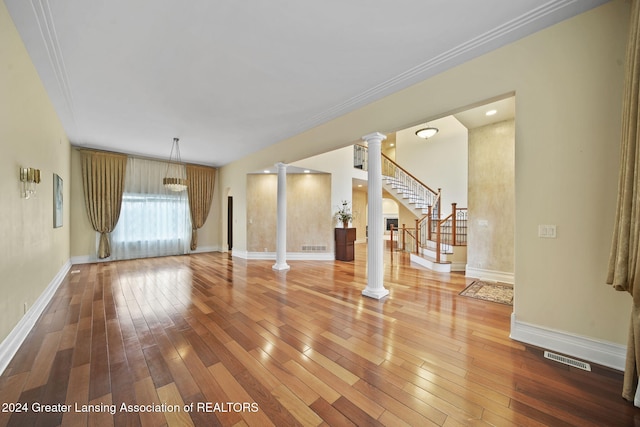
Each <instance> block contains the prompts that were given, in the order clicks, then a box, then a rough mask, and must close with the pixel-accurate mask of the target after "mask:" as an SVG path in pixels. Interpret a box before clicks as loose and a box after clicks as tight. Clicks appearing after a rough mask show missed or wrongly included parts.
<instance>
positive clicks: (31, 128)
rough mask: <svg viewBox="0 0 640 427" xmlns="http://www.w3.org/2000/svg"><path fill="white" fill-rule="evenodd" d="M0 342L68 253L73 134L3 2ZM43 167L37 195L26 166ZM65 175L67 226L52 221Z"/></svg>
mask: <svg viewBox="0 0 640 427" xmlns="http://www.w3.org/2000/svg"><path fill="white" fill-rule="evenodd" d="M0 52H2V55H0V94H2V95H0V141H2V142H1V143H0V144H2V155H0V217H1V218H2V221H0V277H2V279H1V280H0V295H2V296H1V297H0V341H1V340H3V339H4V338H5V337H6V336H7V335H8V334H9V332H10V331H11V330H12V329H13V327H14V326H15V325H16V324H17V323H18V321H19V320H20V319H21V318H22V316H23V314H24V304H25V303H26V304H27V306H28V307H31V305H32V304H33V303H34V302H35V300H36V299H37V298H38V297H39V296H40V294H41V293H42V291H43V290H44V289H45V288H46V287H47V286H48V285H49V284H50V283H52V281H53V279H54V278H55V276H56V274H57V273H59V272H60V271H62V270H63V268H64V265H65V264H66V263H67V261H68V260H69V228H70V227H71V223H70V220H69V218H70V217H69V206H70V205H69V194H70V193H69V189H70V187H71V186H70V184H71V180H70V167H69V151H70V148H69V141H68V140H67V137H66V134H65V132H64V129H63V128H62V125H61V123H60V121H59V120H58V116H57V115H56V113H55V111H54V109H53V106H52V105H51V102H50V101H49V98H48V96H47V93H46V92H45V90H44V87H43V86H42V83H41V81H40V78H39V77H38V74H37V73H36V70H35V68H34V67H33V64H32V63H31V59H30V58H29V55H28V54H27V51H26V49H25V47H24V45H23V43H22V40H21V39H20V37H19V35H18V33H17V31H16V28H15V26H14V25H13V22H12V20H11V18H10V16H9V13H8V12H7V9H6V7H5V4H4V2H0ZM20 167H32V168H36V169H40V173H41V182H40V184H38V185H37V195H36V197H35V198H32V199H28V200H27V199H23V198H21V196H20V180H19V168H20ZM54 173H56V174H58V175H59V176H60V177H61V178H62V180H63V190H64V192H63V202H64V203H63V213H64V217H63V226H62V227H61V228H55V229H54V228H53V174H54Z"/></svg>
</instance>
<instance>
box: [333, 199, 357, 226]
mask: <svg viewBox="0 0 640 427" xmlns="http://www.w3.org/2000/svg"><path fill="white" fill-rule="evenodd" d="M334 216H335V218H336V220H337V221H338V222H341V223H342V226H343V227H344V228H347V227H348V226H349V221H352V220H353V214H352V213H351V207H350V206H349V202H348V201H346V200H343V201H342V205H340V206H338V212H336V213H335V215H334Z"/></svg>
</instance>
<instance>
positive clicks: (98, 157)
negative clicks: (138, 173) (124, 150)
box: [80, 150, 127, 259]
mask: <svg viewBox="0 0 640 427" xmlns="http://www.w3.org/2000/svg"><path fill="white" fill-rule="evenodd" d="M80 155H81V161H82V184H83V188H84V203H85V207H86V209H87V215H88V216H89V220H90V221H91V225H92V226H93V229H94V230H95V231H97V232H98V233H100V244H99V246H98V258H100V259H103V258H108V257H109V256H111V245H110V243H109V233H111V232H112V231H113V229H114V228H115V227H116V224H117V223H118V218H119V217H120V208H121V207H122V192H123V190H124V178H125V170H126V167H127V156H125V155H120V154H113V153H105V152H100V151H88V150H81V151H80Z"/></svg>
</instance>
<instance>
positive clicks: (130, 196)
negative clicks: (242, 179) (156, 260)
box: [111, 157, 191, 259]
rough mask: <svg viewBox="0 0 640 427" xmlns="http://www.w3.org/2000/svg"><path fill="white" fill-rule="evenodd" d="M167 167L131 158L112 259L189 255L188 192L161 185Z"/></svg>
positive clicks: (113, 235) (113, 238) (162, 164)
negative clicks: (175, 190)
mask: <svg viewBox="0 0 640 427" xmlns="http://www.w3.org/2000/svg"><path fill="white" fill-rule="evenodd" d="M166 171H167V164H166V163H164V162H160V161H155V160H147V159H137V158H132V157H129V158H128V160H127V172H126V178H125V184H124V194H123V197H122V210H121V212H120V220H119V221H118V225H117V226H116V228H115V230H113V232H112V233H111V244H112V250H111V255H112V256H111V258H112V259H131V258H146V257H156V256H165V255H181V254H185V253H188V251H189V242H190V239H191V218H190V216H189V202H188V199H187V192H186V191H183V192H181V193H174V192H172V191H169V190H166V189H165V188H164V187H163V186H162V178H164V175H165V173H166Z"/></svg>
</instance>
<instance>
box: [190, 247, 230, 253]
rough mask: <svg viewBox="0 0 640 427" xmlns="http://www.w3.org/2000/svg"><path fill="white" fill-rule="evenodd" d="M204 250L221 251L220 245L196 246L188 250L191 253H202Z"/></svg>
mask: <svg viewBox="0 0 640 427" xmlns="http://www.w3.org/2000/svg"><path fill="white" fill-rule="evenodd" d="M206 252H222V250H221V249H220V246H198V247H197V248H196V249H195V250H193V251H190V252H189V253H192V254H203V253H206Z"/></svg>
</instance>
